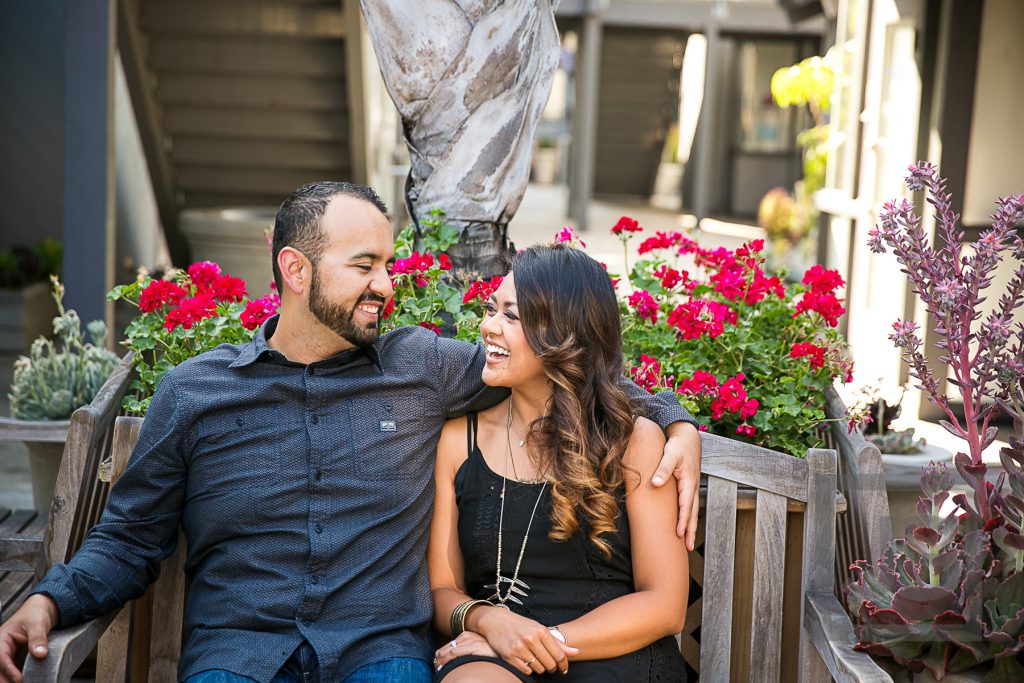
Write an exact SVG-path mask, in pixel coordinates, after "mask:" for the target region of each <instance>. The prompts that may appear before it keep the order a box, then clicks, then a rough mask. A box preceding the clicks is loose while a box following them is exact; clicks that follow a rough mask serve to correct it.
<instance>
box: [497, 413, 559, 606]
mask: <svg viewBox="0 0 1024 683" xmlns="http://www.w3.org/2000/svg"><path fill="white" fill-rule="evenodd" d="M511 427H512V399H511V398H509V400H508V420H507V422H506V424H505V467H504V470H503V471H502V473H501V510H500V512H499V513H498V560H497V566H496V568H495V572H494V576H495V579H494V585H493V586H485V587H486V588H494V595H492V596H491V597H490V598H489V600H492V601H494V600H497V605H496V606H497V607H504V608H505V609H508V605H506V604H505V603H507V602H508V601H510V600H511V601H512V602H514V603H516V604H519V605H521V604H523V601H522V600H520V599H519V598H517V597H516V596H515V595H513V593H515V594H518V595H521V596H523V597H524V598H525V597H526V595H527V594H526V591H527V590H529V588H530V586H529V585H528V584H527V583H526V582H525V581H521V580H520V579H519V569H520V567H522V564H523V556H524V555H525V554H526V542H527V541H528V540H529V539H530V528H531V527H532V526H533V518H534V517H535V516H536V515H537V507H538V506H539V505H540V499H541V498H542V497H543V496H544V490H545V489H546V488H547V485H548V482H547V480H542V481H543V484H542V485H541V487H540V493H539V494H537V500H536V501H534V503H533V511H532V512H531V513H530V521H529V522H527V524H526V533H525V534H524V535H523V544H522V546H520V548H519V557H518V558H517V559H516V568H515V570H514V571H513V572H512V578H511V579H510V578H508V577H505V576H502V575H501V550H502V542H503V534H502V527H503V526H504V522H505V489H506V486H507V484H508V479H507V478H506V476H505V473H506V472H508V464H509V461H510V460H511V459H512V442H511V437H510V436H509V432H510V431H511ZM513 466H514V465H513ZM533 483H535V482H533ZM502 584H508V590H506V591H505V595H504V596H502V594H501V586H502ZM524 589H526V590H524Z"/></svg>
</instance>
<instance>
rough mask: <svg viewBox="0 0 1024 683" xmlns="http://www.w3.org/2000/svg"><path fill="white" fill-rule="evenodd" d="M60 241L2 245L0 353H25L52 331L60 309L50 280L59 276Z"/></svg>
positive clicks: (0, 253) (0, 260) (46, 240)
mask: <svg viewBox="0 0 1024 683" xmlns="http://www.w3.org/2000/svg"><path fill="white" fill-rule="evenodd" d="M61 258H62V251H61V245H60V242H57V241H56V240H53V239H44V240H41V241H40V242H39V243H38V244H36V245H35V246H34V247H31V248H29V247H24V246H15V247H11V248H10V249H0V353H11V354H22V353H25V352H26V351H27V350H28V348H29V346H30V345H31V344H32V341H33V340H34V339H36V338H37V337H39V336H42V335H46V334H49V333H50V320H51V319H52V318H53V316H54V315H56V311H57V309H56V308H55V307H54V305H53V298H52V297H51V296H50V286H49V283H48V281H47V278H49V277H50V276H51V275H56V276H58V277H60V272H61Z"/></svg>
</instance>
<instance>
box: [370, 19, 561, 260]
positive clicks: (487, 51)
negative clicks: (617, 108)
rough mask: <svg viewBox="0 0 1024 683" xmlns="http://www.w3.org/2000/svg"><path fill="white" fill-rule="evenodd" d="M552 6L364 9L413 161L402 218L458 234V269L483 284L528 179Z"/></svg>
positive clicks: (552, 54) (552, 65)
mask: <svg viewBox="0 0 1024 683" xmlns="http://www.w3.org/2000/svg"><path fill="white" fill-rule="evenodd" d="M555 4H557V0H556V1H555V3H552V2H551V0H504V1H502V0H361V6H362V9H363V16H364V17H365V18H366V24H367V28H368V30H369V34H370V40H371V41H372V43H373V46H374V49H375V51H376V53H377V61H378V63H379V64H380V69H381V73H382V74H383V76H384V81H385V84H386V85H387V89H388V92H389V94H390V95H391V99H392V100H394V102H395V106H396V107H397V108H398V111H399V113H400V114H401V116H402V123H403V126H404V129H405V140H406V144H407V145H408V147H409V154H410V157H411V159H412V168H411V169H410V171H409V177H408V178H407V179H406V187H405V198H406V204H407V207H408V210H409V215H410V216H411V217H412V218H413V220H414V221H415V222H416V223H417V224H419V221H420V220H421V219H422V218H424V217H426V216H428V215H429V212H430V210H431V209H433V208H440V209H443V210H444V211H445V212H446V214H447V218H446V220H447V221H448V223H450V224H451V225H454V226H456V227H458V228H459V230H460V234H461V238H460V240H459V243H458V244H457V245H455V246H453V247H452V249H451V251H450V253H451V256H452V260H453V261H454V263H455V266H456V267H457V268H459V269H460V270H467V271H474V272H479V273H481V274H484V275H487V276H490V275H494V274H497V273H499V272H500V271H501V268H502V258H503V256H504V254H505V252H506V251H507V250H508V248H509V245H508V235H507V229H508V222H509V220H511V218H512V216H513V215H514V214H515V212H516V210H517V209H518V208H519V203H520V201H522V198H523V193H524V192H525V191H526V183H527V180H528V179H529V173H530V158H531V156H532V152H533V139H534V135H535V133H536V129H537V122H538V120H539V119H540V114H541V111H542V110H543V108H544V104H545V102H546V101H547V98H548V93H549V92H550V90H551V81H552V79H553V77H554V73H555V69H556V68H557V66H558V56H559V41H558V31H557V29H556V27H555V17H554V5H555Z"/></svg>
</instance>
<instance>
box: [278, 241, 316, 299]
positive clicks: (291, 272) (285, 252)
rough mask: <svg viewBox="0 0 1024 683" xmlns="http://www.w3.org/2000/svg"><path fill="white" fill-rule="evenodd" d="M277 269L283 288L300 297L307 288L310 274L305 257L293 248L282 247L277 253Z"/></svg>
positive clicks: (307, 260)
mask: <svg viewBox="0 0 1024 683" xmlns="http://www.w3.org/2000/svg"><path fill="white" fill-rule="evenodd" d="M277 267H278V269H279V270H280V271H281V280H282V281H283V283H284V288H285V289H286V290H288V291H289V292H291V293H292V294H296V295H298V296H301V295H302V293H303V292H305V291H306V288H307V287H308V286H309V277H310V272H311V269H310V264H309V259H307V258H306V255H305V254H303V253H302V252H301V251H299V250H298V249H295V248H294V247H283V248H282V249H281V251H279V252H278V253H277ZM282 293H283V292H282Z"/></svg>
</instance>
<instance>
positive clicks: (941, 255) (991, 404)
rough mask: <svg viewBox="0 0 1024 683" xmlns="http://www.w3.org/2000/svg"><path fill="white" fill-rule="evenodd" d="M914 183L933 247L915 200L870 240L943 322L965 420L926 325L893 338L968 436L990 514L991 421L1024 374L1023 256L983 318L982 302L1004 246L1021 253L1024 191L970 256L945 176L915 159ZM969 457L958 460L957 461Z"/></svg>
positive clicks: (890, 210) (981, 501)
mask: <svg viewBox="0 0 1024 683" xmlns="http://www.w3.org/2000/svg"><path fill="white" fill-rule="evenodd" d="M906 182H907V186H908V187H909V188H910V189H911V190H914V191H920V190H924V191H926V192H927V201H928V203H929V204H931V205H932V206H933V207H934V209H935V218H936V224H937V226H938V238H937V242H938V246H937V247H932V246H931V245H930V244H929V240H928V238H927V236H926V235H925V233H924V230H923V229H922V227H921V219H920V217H918V216H917V215H916V214H915V212H914V209H913V206H912V205H911V204H910V202H908V201H907V200H905V199H904V200H901V201H892V202H887V203H886V204H885V205H884V208H883V212H882V215H881V220H880V224H879V226H878V227H877V228H876V229H874V230H872V231H871V232H870V235H871V239H870V241H869V244H870V246H871V250H872V251H874V252H875V253H885V251H886V245H888V247H889V248H890V249H892V251H893V253H895V255H896V258H897V260H898V261H899V263H900V264H901V265H902V266H903V272H904V273H906V274H907V276H908V277H909V278H910V281H911V284H912V286H913V289H914V292H915V293H916V294H917V295H918V296H919V297H920V298H921V301H922V302H924V304H925V306H926V307H927V309H928V313H929V314H930V315H931V316H932V317H933V319H934V321H935V333H936V335H937V336H938V342H937V343H936V346H937V347H938V348H939V349H940V350H941V351H942V355H941V356H940V357H939V362H940V363H942V365H943V367H948V368H949V370H950V372H951V373H952V375H953V376H952V377H951V378H950V379H949V380H948V381H949V382H950V384H952V385H953V386H955V387H957V389H958V390H959V393H960V396H961V398H962V400H963V419H960V418H959V417H958V416H957V415H956V414H955V413H954V411H953V409H952V407H951V406H950V403H949V399H948V398H947V397H946V395H945V394H944V393H942V392H941V391H940V385H939V382H938V380H937V379H936V377H935V375H934V373H933V371H932V369H931V368H930V367H929V365H928V362H927V359H926V357H925V355H924V353H923V351H922V341H921V336H920V334H919V329H918V325H917V324H916V323H914V322H913V321H897V322H896V323H895V324H894V325H893V333H892V334H891V335H890V339H891V340H892V341H893V343H894V344H895V345H896V346H897V347H898V348H899V349H900V350H901V352H902V355H903V358H904V360H905V361H906V362H907V364H908V365H909V366H910V373H911V375H912V376H913V377H914V378H915V379H916V380H917V381H918V383H919V384H918V385H917V388H919V389H921V390H923V391H924V392H925V394H926V395H927V396H928V400H929V401H931V402H932V403H933V404H934V405H936V406H938V407H939V408H940V409H942V411H943V412H944V413H945V414H946V416H947V418H948V419H947V420H941V421H940V422H941V424H942V425H943V426H944V427H945V428H946V429H947V430H948V431H949V432H950V433H952V434H954V435H955V436H958V437H960V438H962V439H964V441H966V444H967V452H968V453H967V454H968V456H969V462H965V463H963V465H962V466H963V467H965V468H969V470H970V473H971V478H972V479H976V478H978V477H979V476H980V477H981V482H982V486H981V488H980V489H978V490H976V503H977V505H978V507H979V513H980V514H981V517H982V519H984V520H986V521H987V520H990V519H992V516H993V513H992V509H991V503H990V500H989V495H988V493H987V492H986V491H985V489H984V486H983V482H984V465H983V464H982V461H981V454H982V451H984V449H985V448H986V447H988V445H989V444H991V443H992V441H993V440H994V439H995V436H996V428H995V427H994V426H991V425H990V422H991V420H992V419H993V417H995V415H996V412H997V411H998V410H999V402H1000V401H1002V402H1005V401H1007V400H1008V399H1009V396H1010V389H1011V387H1012V386H1013V385H1014V384H1016V383H1017V382H1019V381H1020V380H1021V378H1022V377H1024V355H1022V354H1024V328H1022V327H1021V326H1020V325H1019V324H1018V325H1017V327H1016V332H1015V333H1014V330H1013V312H1014V310H1015V309H1017V308H1018V307H1020V306H1021V304H1022V303H1024V264H1020V265H1019V266H1018V267H1017V269H1016V271H1015V272H1014V275H1013V277H1012V278H1011V280H1010V283H1009V285H1008V286H1007V291H1006V293H1005V294H1004V295H1003V297H1002V298H1001V299H1000V301H999V306H997V307H996V309H995V310H994V311H992V313H990V314H989V315H988V316H987V317H986V318H985V320H983V321H981V322H980V324H976V322H977V321H978V320H979V319H980V316H981V312H980V310H979V309H980V307H981V303H982V302H983V301H984V299H985V294H984V292H985V290H986V289H987V288H988V287H989V285H990V284H991V283H992V278H993V276H994V275H995V270H996V268H997V267H998V266H999V264H1000V262H1001V261H1002V257H1003V255H1004V253H1005V252H1007V251H1010V252H1012V253H1013V255H1014V256H1016V258H1017V259H1018V260H1019V259H1021V258H1022V257H1024V244H1022V241H1021V238H1020V236H1018V235H1017V232H1016V225H1017V224H1018V223H1019V222H1020V221H1021V220H1022V218H1024V195H1015V196H1010V197H1004V198H1002V199H1000V200H999V202H998V205H997V210H996V212H995V213H994V214H993V215H992V216H991V218H992V227H991V228H989V229H988V230H986V231H984V232H983V233H982V234H981V237H980V238H979V239H978V241H977V242H976V243H975V244H974V245H973V253H972V254H970V255H967V254H966V251H967V249H966V245H965V244H964V234H963V230H962V229H961V228H959V227H958V226H957V220H958V216H956V215H955V214H954V213H953V210H952V205H951V200H950V196H949V193H948V192H947V191H946V181H945V180H944V179H943V178H941V177H940V176H939V174H938V170H937V169H936V167H935V166H934V165H932V164H929V163H927V162H921V163H919V164H917V165H914V166H911V167H910V174H909V175H908V176H907V179H906ZM960 466H961V465H960V464H958V467H960Z"/></svg>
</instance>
